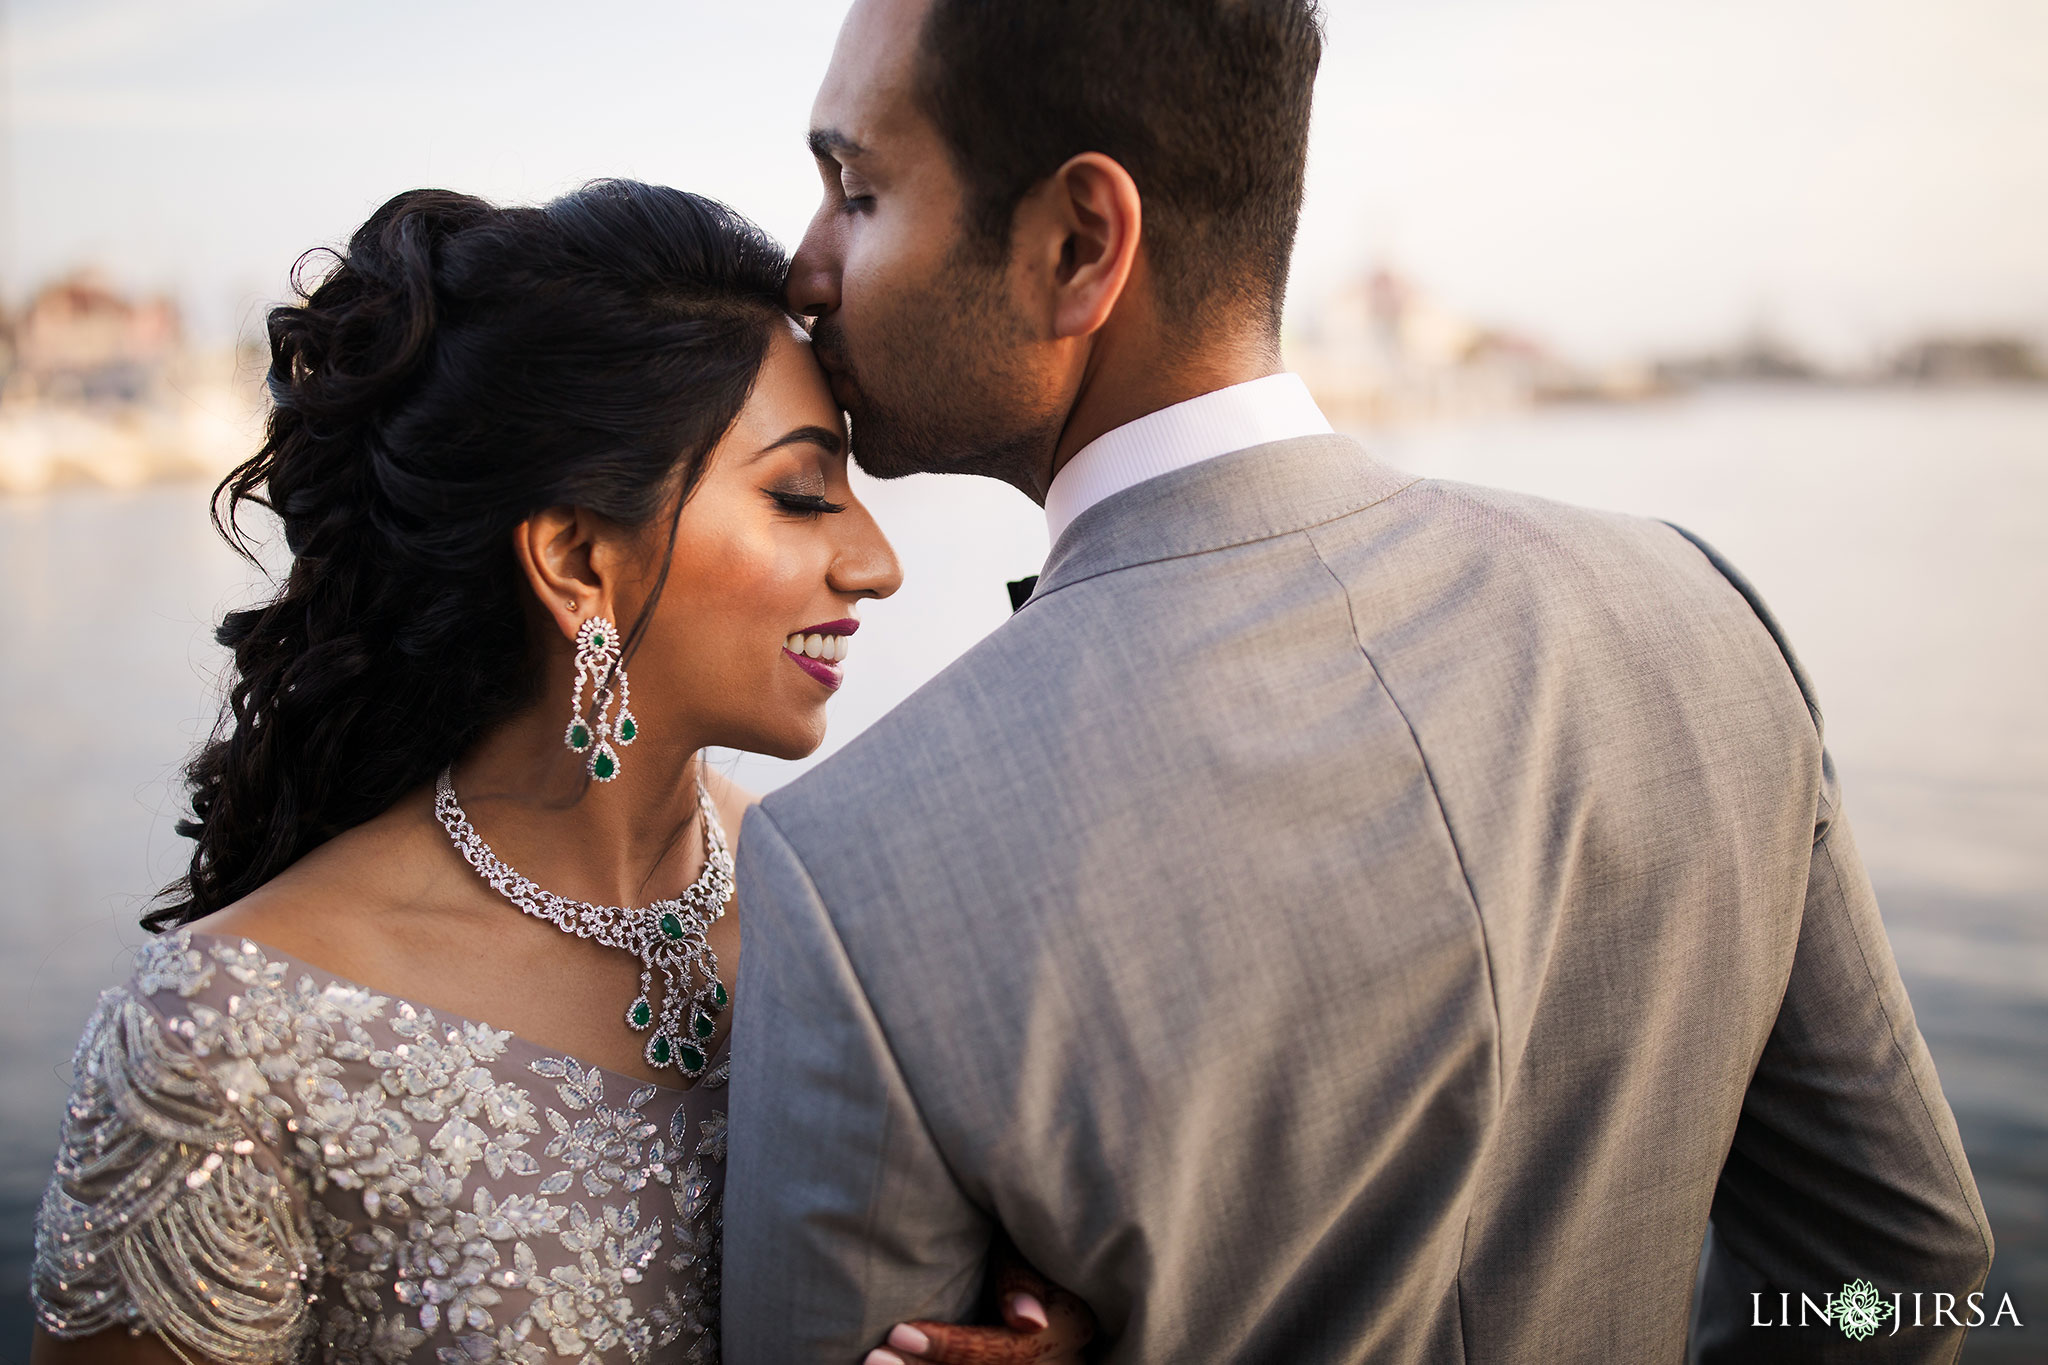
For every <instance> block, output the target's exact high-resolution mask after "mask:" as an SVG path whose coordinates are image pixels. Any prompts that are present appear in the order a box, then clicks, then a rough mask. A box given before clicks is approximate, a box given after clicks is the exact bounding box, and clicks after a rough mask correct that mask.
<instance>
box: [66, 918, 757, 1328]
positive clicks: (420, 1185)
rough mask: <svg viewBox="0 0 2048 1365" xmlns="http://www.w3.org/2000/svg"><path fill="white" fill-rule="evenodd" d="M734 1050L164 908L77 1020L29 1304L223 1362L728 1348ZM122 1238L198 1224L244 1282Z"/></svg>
mask: <svg viewBox="0 0 2048 1365" xmlns="http://www.w3.org/2000/svg"><path fill="white" fill-rule="evenodd" d="M516 1053H524V1054H532V1055H529V1056H527V1057H525V1058H524V1059H523V1060H522V1059H521V1058H520V1057H518V1056H515V1054H516ZM726 1074H727V1072H726V1070H725V1068H723V1067H720V1068H719V1069H717V1070H716V1071H714V1072H712V1073H709V1074H707V1075H706V1076H705V1077H704V1079H703V1080H702V1081H700V1082H699V1084H698V1086H697V1088H696V1089H694V1090H691V1091H688V1092H678V1091H673V1090H665V1089H663V1088H662V1087H659V1086H653V1085H635V1084H633V1083H631V1082H628V1081H626V1080H624V1079H623V1078H620V1077H617V1076H613V1075H607V1074H606V1073H604V1072H602V1071H600V1070H599V1069H598V1068H596V1067H592V1066H585V1065H583V1064H581V1063H579V1062H577V1061H574V1060H571V1059H569V1058H565V1057H559V1056H552V1055H547V1054H544V1053H538V1052H537V1051H536V1050H535V1049H533V1048H532V1047H531V1046H530V1045H527V1044H524V1043H522V1042H520V1041H519V1040H517V1039H515V1038H514V1037H513V1036H512V1035H511V1034H508V1033H505V1032H502V1031H499V1030H496V1029H492V1028H490V1027H488V1026H487V1025H484V1024H480V1023H474V1022H470V1021H464V1020H449V1019H441V1018H439V1017H437V1016H436V1015H435V1014H434V1013H433V1012H432V1011H431V1010H428V1009H424V1008H421V1007H418V1006H415V1005H412V1004H409V1003H406V1002H404V1001H394V1000H391V999H388V998H386V997H384V996H380V995H377V994H375V993H374V992H371V991H368V990H366V989H364V988H362V987H359V986H354V985H352V984H350V983H348V982H344V981H339V980H335V979H333V978H326V977H324V974H321V973H317V972H316V971H314V970H313V969H311V968H307V967H304V966H302V965H300V964H296V963H293V962H290V961H289V960H281V959H280V958H279V957H278V956H277V955H275V954H271V953H269V952H268V951H267V950H265V949H263V948H261V947H259V946H258V945H256V944H253V943H249V942H247V941H243V940H228V939H214V938H209V937H205V936H200V935H194V934H191V933H189V932H182V931H181V932H179V933H174V934H170V935H166V936H165V937H164V938H162V939H159V940H157V941H156V942H153V943H152V944H150V945H149V946H148V947H147V948H146V949H144V950H143V952H142V954H141V955H140V959H139V961H138V964H137V969H136V972H135V975H134V977H133V979H132V980H131V981H130V983H129V985H128V986H127V987H126V988H125V989H123V990H117V991H111V992H108V994H107V996H106V997H105V998H103V1000H102V1002H101V1007H100V1010H99V1011H98V1012H97V1013H96V1014H95V1016H94V1019H93V1022H92V1024H91V1026H90V1027H89V1028H88V1029H87V1033H86V1038H85V1040H84V1041H83V1042H81V1044H80V1048H79V1067H78V1080H77V1084H76V1088H75V1090H74V1095H73V1101H72V1105H71V1107H70V1110H69V1112H68V1114H67V1120H66V1125H65V1137H64V1150H63V1154H62V1155H60V1158H59V1161H58V1167H57V1172H56V1175H55V1177H54V1178H53V1179H52V1182H51V1188H50V1192H49V1194H48V1195H47V1196H46V1198H45V1201H44V1205H43V1211H42V1214H41V1216H40V1217H39V1218H38V1226H37V1262H36V1280H35V1289H36V1301H37V1308H38V1313H39V1315H40V1317H41V1320H42V1321H43V1323H44V1325H45V1326H46V1327H47V1328H48V1329H49V1330H51V1331H52V1332H54V1333H56V1334H58V1335H72V1336H76V1335H84V1334H87V1333H89V1332H92V1331H98V1330H104V1329H105V1328H106V1327H108V1326H113V1325H125V1326H129V1327H133V1328H136V1329H139V1330H140V1329H155V1330H159V1331H163V1332H165V1333H166V1334H167V1335H170V1336H172V1337H174V1338H177V1339H180V1340H181V1341H183V1342H185V1343H188V1344H190V1345H193V1346H196V1347H198V1348H199V1349H201V1350H202V1351H204V1352H205V1353H206V1354H208V1355H211V1356H213V1357H215V1358H217V1359H220V1360H223V1361H230V1362H238V1361H250V1362H254V1361H284V1360H289V1359H293V1358H295V1357H297V1358H305V1359H313V1360H321V1361H334V1362H356V1361H363V1362H371V1361H375V1362H392V1361H434V1362H437V1365H484V1363H485V1362H492V1361H505V1362H517V1365H550V1362H556V1361H561V1360H573V1361H577V1362H580V1363H584V1365H607V1363H608V1362H624V1361H631V1362H636V1365H637V1362H643V1361H657V1360H658V1361H662V1362H668V1361H676V1362H713V1361H716V1359H717V1357H718V1345H717V1332H716V1323H717V1306H718V1299H717V1274H718V1265H717V1261H718V1257H717V1247H718V1234H719V1221H720V1208H719V1204H720V1197H721V1194H722V1167H723V1163H724V1156H725V1144H724V1131H725V1130H724V1123H725V1117H724V1112H723V1095H722V1093H721V1091H722V1086H723V1082H724V1079H725V1076H726ZM110 1150H111V1151H113V1152H114V1154H115V1155H114V1158H113V1160H112V1161H111V1163H110V1161H109V1159H108V1157H107V1153H108V1152H109V1151H110ZM138 1180H140V1181H141V1186H140V1187H138V1186H137V1184H136V1182H137V1181H138ZM142 1187H148V1188H151V1189H153V1190H154V1191H155V1192H156V1193H155V1195H154V1196H153V1198H151V1199H147V1200H137V1199H136V1198H135V1195H136V1193H137V1190H138V1189H139V1188H142ZM208 1237H212V1238H213V1242H212V1243H211V1244H209V1243H208V1242H207V1238H208ZM152 1238H155V1239H157V1242H161V1243H162V1245H157V1242H153V1241H152V1240H151V1239H152ZM124 1239H125V1241H124ZM195 1239H197V1242H196V1243H195ZM116 1241H124V1245H125V1246H126V1248H127V1250H128V1251H129V1253H130V1254H131V1255H132V1254H133V1253H134V1251H135V1250H136V1249H137V1248H138V1247H139V1248H141V1249H142V1250H143V1251H144V1253H145V1254H148V1255H155V1256H156V1257H157V1258H158V1260H159V1261H166V1262H167V1261H169V1260H171V1259H172V1257H173V1254H174V1253H173V1252H172V1251H171V1249H170V1248H171V1247H172V1245H173V1244H175V1245H176V1246H177V1247H179V1248H181V1249H182V1251H181V1252H180V1253H178V1254H185V1255H186V1257H187V1259H188V1260H189V1259H190V1257H189V1253H190V1251H191V1250H193V1249H194V1247H195V1245H197V1246H198V1247H200V1248H202V1249H203V1250H204V1251H205V1253H206V1259H207V1260H208V1261H209V1262H210V1263H211V1264H214V1265H217V1266H221V1267H234V1268H236V1270H237V1271H238V1272H239V1273H238V1274H237V1275H236V1276H234V1277H233V1278H234V1279H236V1280H239V1279H240V1278H241V1277H242V1276H243V1275H246V1276H247V1277H249V1278H250V1280H251V1281H252V1282H251V1283H250V1284H246V1285H244V1284H240V1283H235V1284H231V1285H227V1286H222V1285H209V1286H205V1287H203V1288H202V1289H200V1290H197V1291H193V1290H190V1289H187V1288H184V1287H183V1280H182V1278H181V1277H180V1276H179V1275H177V1274H175V1273H168V1274H149V1275H145V1276H143V1277H142V1278H141V1279H140V1280H139V1281H138V1280H137V1279H136V1278H135V1277H134V1276H132V1275H127V1274H124V1273H123V1272H122V1271H121V1270H120V1269H119V1266H120V1263H121V1257H120V1255H118V1254H115V1253H114V1243H115V1242H116ZM159 1268H161V1269H166V1270H168V1269H169V1267H168V1266H161V1267H159ZM257 1281H260V1283H257ZM224 1288H225V1289H228V1290H232V1291H233V1292H234V1293H235V1294H238V1295H239V1296H240V1297H238V1298H236V1299H234V1300H233V1308H232V1311H229V1310H226V1309H223V1307H222V1304H223V1303H224V1302H227V1300H224V1299H223V1298H222V1297H221V1294H220V1293H219V1292H217V1291H220V1290H222V1289H224ZM251 1305H253V1307H251Z"/></svg>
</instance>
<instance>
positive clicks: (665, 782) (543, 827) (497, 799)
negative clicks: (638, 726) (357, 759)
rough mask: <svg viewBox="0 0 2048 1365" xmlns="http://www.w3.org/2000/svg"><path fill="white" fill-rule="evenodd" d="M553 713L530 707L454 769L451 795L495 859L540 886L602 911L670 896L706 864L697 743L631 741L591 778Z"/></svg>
mask: <svg viewBox="0 0 2048 1365" xmlns="http://www.w3.org/2000/svg"><path fill="white" fill-rule="evenodd" d="M559 720H560V718H559V717H553V716H551V715H543V714H541V709H540V708H532V709H530V710H529V711H527V712H525V713H522V714H521V715H519V716H516V717H514V718H513V719H511V720H509V721H507V722H506V723H505V724H503V725H501V726H499V727H497V728H496V729H495V730H493V731H491V732H490V733H489V734H487V735H486V736H485V737H484V738H483V739H481V740H480V741H478V742H477V743H476V744H475V745H473V746H472V747H471V748H470V750H469V752H468V753H465V754H464V755H463V756H462V757H461V758H460V759H459V760H457V762H456V764H455V773H454V778H455V792H456V798H457V800H458V801H460V802H461V804H462V808H463V810H464V812H465V813H466V814H467V815H468V816H469V819H470V823H471V824H473V825H475V826H476V828H477V830H478V832H479V833H481V834H482V835H483V837H484V840H485V841H486V842H487V843H489V844H490V845H491V846H492V848H493V849H494V850H495V851H496V852H497V854H498V856H499V857H500V858H502V859H503V860H504V861H505V862H507V863H509V864H510V865H511V866H513V867H514V868H516V869H518V870H519V871H520V872H521V873H522V874H524V875H525V876H527V877H530V878H532V879H533V881H535V882H536V883H538V884H539V885H541V886H542V887H545V888H546V889H547V890H549V891H552V892H554V893H555V894H557V895H560V896H567V897H570V898H572V899H575V900H587V901H592V902H595V903H598V904H604V905H625V906H637V905H645V904H647V903H648V902H649V901H653V900H658V899H661V898H663V897H667V896H674V895H676V894H678V893H680V892H681V890H682V889H683V888H684V887H686V886H688V885H689V884H690V882H691V880H693V879H694V878H695V877H696V875H697V873H698V872H699V871H701V870H702V868H703V865H704V841H703V838H702V836H701V834H700V833H699V832H698V829H697V824H696V822H697V819H698V810H697V781H698V776H699V772H700V766H701V763H702V755H701V752H700V751H699V750H698V749H697V748H695V747H685V745H684V744H680V743H676V742H673V741H670V742H666V743H665V742H664V741H663V737H661V736H660V735H654V734H649V735H643V736H640V737H639V738H638V740H637V742H636V743H634V744H633V745H631V746H630V747H629V748H626V749H623V750H621V751H620V752H619V771H618V776H617V777H616V778H614V779H613V780H612V781H610V782H595V781H592V780H590V778H589V777H588V776H587V774H586V771H585V766H584V758H583V756H582V755H579V754H575V753H572V752H570V750H569V749H568V747H567V746H566V745H565V744H564V743H563V740H562V726H561V724H560V723H559Z"/></svg>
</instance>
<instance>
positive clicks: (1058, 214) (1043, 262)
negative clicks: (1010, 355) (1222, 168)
mask: <svg viewBox="0 0 2048 1365" xmlns="http://www.w3.org/2000/svg"><path fill="white" fill-rule="evenodd" d="M1017 227H1018V230H1019V233H1020V235H1021V236H1022V237H1023V238H1024V240H1023V241H1021V242H1020V243H1019V245H1020V246H1022V247H1023V248H1024V249H1025V250H1026V251H1027V252H1028V253H1030V259H1031V260H1032V262H1033V265H1034V267H1035V269H1034V270H1033V275H1034V276H1035V277H1036V280H1037V281H1038V282H1039V283H1040V285H1041V287H1042V288H1043V290H1044V305H1045V309H1046V312H1045V317H1046V320H1047V322H1048V323H1049V324H1050V327H1051V331H1052V335H1053V336H1055V337H1058V338H1068V337H1084V336H1088V335H1090V334H1092V333H1094V332H1096V331H1099V330H1100V329H1101V328H1102V326H1103V324H1104V323H1106V322H1108V321H1109V317H1110V314H1111V313H1113V312H1115V311H1116V305H1117V302H1118V300H1120V299H1121V298H1122V297H1123V294H1124V289H1125V288H1126V286H1127V285H1128V284H1129V283H1130V278H1131V269H1132V267H1133V265H1134V264H1135V263H1136V261H1137V258H1138V242H1139V238H1140V236H1141V235H1142V231H1143V227H1144V210H1143V206H1142V204H1141V203H1140V201H1139V197H1138V185H1137V182H1136V181H1134V180H1132V179H1131V173H1130V172H1129V171H1127V170H1125V169H1124V168H1123V167H1122V166H1121V165H1119V164H1118V163H1117V162H1116V161H1115V160H1114V159H1113V158H1111V157H1107V156H1104V155H1103V154H1102V153H1100V152H1083V153H1081V154H1080V155H1079V156H1076V157H1074V158H1072V159H1070V160H1069V161H1068V162H1067V163H1066V164H1065V165H1063V166H1061V167H1060V168H1059V169H1058V170H1056V171H1054V172H1053V173H1052V175H1051V176H1049V177H1048V178H1047V179H1046V180H1045V181H1044V182H1043V183H1041V184H1040V185H1039V186H1038V187H1037V188H1036V189H1034V190H1033V191H1032V192H1031V193H1030V194H1028V195H1026V196H1025V199H1024V202H1023V204H1021V205H1020V206H1019V219H1018V223H1017Z"/></svg>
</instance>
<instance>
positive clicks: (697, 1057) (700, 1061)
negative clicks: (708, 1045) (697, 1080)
mask: <svg viewBox="0 0 2048 1365" xmlns="http://www.w3.org/2000/svg"><path fill="white" fill-rule="evenodd" d="M704 1061H705V1057H704V1054H703V1053H702V1052H700V1051H698V1050H697V1048H696V1047H695V1045H693V1044H690V1043H684V1044H683V1045H682V1046H681V1047H679V1048H677V1049H676V1065H677V1066H679V1067H681V1068H682V1069H683V1074H684V1075H686V1076H694V1075H696V1074H697V1073H698V1072H700V1071H702V1070H703V1069H704Z"/></svg>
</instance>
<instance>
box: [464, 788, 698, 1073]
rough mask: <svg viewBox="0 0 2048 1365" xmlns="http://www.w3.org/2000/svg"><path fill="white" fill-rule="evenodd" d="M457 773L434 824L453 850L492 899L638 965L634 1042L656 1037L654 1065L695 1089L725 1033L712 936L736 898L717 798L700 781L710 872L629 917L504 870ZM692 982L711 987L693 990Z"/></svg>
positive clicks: (629, 1012) (631, 1019)
mask: <svg viewBox="0 0 2048 1365" xmlns="http://www.w3.org/2000/svg"><path fill="white" fill-rule="evenodd" d="M453 773H454V769H453V768H452V767H449V768H443V769H442V770H441V780H440V781H439V782H438V783H436V784H435V787H434V818H436V819H437V820H439V821H440V822H441V827H442V828H443V829H445V830H447V831H448V838H449V839H450V840H451V841H452V842H453V843H454V845H455V851H456V852H458V853H460V854H461V855H462V856H463V858H464V860H466V861H467V862H468V863H469V865H470V866H471V867H473V868H475V869H476V870H477V875H478V876H480V877H482V878H483V879H484V880H485V881H487V882H489V883H490V885H491V889H492V890H493V891H496V892H497V893H498V894H499V895H501V896H503V897H504V898H505V899H506V900H508V901H511V902H512V903H513V904H514V905H516V906H518V907H519V908H520V909H521V910H524V911H525V912H526V913H527V914H529V915H532V916H533V917H534V918H535V919H541V920H546V921H547V922H548V923H549V924H552V925H554V926H555V927H556V928H557V929H560V930H561V931H562V932H563V933H567V934H574V935H576V937H578V938H588V939H595V940H596V941H597V942H599V943H602V944H603V945H604V946H605V947H607V948H622V949H624V950H625V951H626V952H629V953H631V954H632V955H633V956H634V957H637V958H639V959H640V994H639V995H638V996H636V997H634V1000H633V1003H632V1004H630V1005H628V1006H626V1024H627V1026H628V1027H630V1028H632V1029H633V1031H634V1032H636V1033H645V1032H647V1030H649V1029H650V1028H651V1029H653V1030H654V1036H653V1037H651V1038H649V1039H648V1040H647V1051H646V1057H647V1064H648V1065H649V1066H652V1067H657V1068H659V1067H674V1068H675V1069H676V1070H678V1071H680V1072H682V1073H683V1075H685V1076H687V1077H689V1078H690V1079H691V1080H695V1079H696V1078H697V1077H698V1076H701V1075H702V1074H704V1068H705V1067H706V1066H707V1065H709V1064H710V1060H711V1059H710V1057H709V1055H708V1054H707V1052H706V1047H707V1045H708V1043H709V1042H710V1039H711V1035H713V1034H714V1033H716V1032H718V1016H719V1014H720V1013H721V1012H722V1011H723V1010H724V1009H725V1007H726V1004H727V1003H728V997H727V995H726V992H725V987H724V985H722V984H721V983H720V982H719V980H718V955H717V954H716V953H714V952H712V951H711V943H710V941H709V940H708V939H707V938H706V937H705V931H706V930H708V929H709V928H710V927H711V925H712V922H713V921H714V920H716V919H717V918H718V917H719V916H720V915H722V914H724V913H725V904H726V902H727V901H729V900H731V899H732V889H733V880H732V854H731V853H730V852H728V851H727V849H726V846H725V830H724V828H723V827H722V826H721V825H720V824H719V823H718V812H717V810H715V809H714V808H713V807H712V804H711V794H710V793H709V792H707V791H705V790H704V780H703V778H702V777H699V778H698V779H697V809H698V810H699V811H701V812H702V813H703V816H704V870H703V871H702V872H700V873H699V874H698V875H697V880H696V881H695V882H693V883H691V885H690V887H689V889H688V890H686V891H684V892H683V894H682V895H680V896H677V897H676V898H675V899H673V900H662V901H656V902H654V904H652V905H646V906H641V907H640V908H638V909H632V910H629V909H624V908H621V907H619V906H615V905H592V904H590V902H588V901H572V900H570V899H568V898H567V897H566V896H557V895H556V894H555V893H554V892H552V891H549V890H546V889H544V888H542V887H540V886H536V885H535V884H534V883H533V881H532V880H531V879H530V878H527V877H524V876H521V875H520V874H519V873H518V872H515V871H514V870H513V869H512V868H510V867H508V866H506V865H505V863H504V862H503V861H502V860H501V859H500V858H499V857H498V855H497V854H495V853H493V852H491V846H490V845H489V844H487V843H485V842H484V841H483V836H482V835H480V834H478V833H477V832H476V826H474V825H472V824H470V823H469V817H468V816H467V815H464V814H463V813H462V807H461V805H460V804H458V803H457V802H456V800H455V782H454V777H453ZM657 971H658V972H660V973H661V1007H660V1010H659V1011H658V1024H659V1026H658V1027H657V1011H656V1009H655V1007H654V1005H653V1003H652V1001H651V998H650V995H651V992H652V991H653V989H654V974H655V973H656V972H657ZM692 979H696V980H701V981H702V982H703V983H704V984H703V985H701V986H698V987H697V988H696V989H695V990H689V989H687V987H688V984H689V982H690V981H691V980H692Z"/></svg>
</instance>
